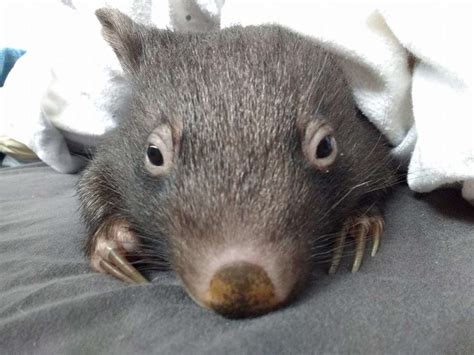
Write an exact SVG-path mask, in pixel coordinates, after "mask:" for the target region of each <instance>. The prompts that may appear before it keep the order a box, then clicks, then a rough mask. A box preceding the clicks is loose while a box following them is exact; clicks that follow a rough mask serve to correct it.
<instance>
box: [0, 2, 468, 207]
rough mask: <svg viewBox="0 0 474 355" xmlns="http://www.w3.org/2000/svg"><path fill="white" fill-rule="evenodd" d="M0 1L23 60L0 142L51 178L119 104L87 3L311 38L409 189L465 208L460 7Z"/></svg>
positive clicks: (1, 94)
mask: <svg viewBox="0 0 474 355" xmlns="http://www.w3.org/2000/svg"><path fill="white" fill-rule="evenodd" d="M4 4H5V3H4ZM6 4H7V6H5V8H4V9H0V10H1V12H0V13H1V14H2V15H1V16H2V18H1V22H2V27H3V28H7V29H8V32H7V35H6V36H4V37H5V38H2V37H0V43H2V42H3V45H8V44H10V43H12V42H14V43H13V44H14V45H15V46H16V47H17V48H18V47H19V46H21V48H25V49H26V50H27V53H26V54H25V55H24V56H23V57H22V58H20V59H19V60H18V62H17V63H16V65H15V66H14V67H13V69H12V70H11V73H10V75H9V76H8V77H7V80H6V82H5V87H4V88H2V89H0V135H5V136H8V137H10V138H12V139H15V140H17V141H19V142H21V143H23V144H25V145H27V146H28V147H29V148H31V149H32V150H33V151H34V152H35V153H36V154H37V155H38V157H39V158H41V159H42V160H43V161H45V162H46V163H47V164H49V165H50V166H52V167H53V168H55V169H56V170H58V171H61V172H69V173H70V172H75V171H77V170H79V169H80V168H81V167H82V166H83V165H84V164H85V162H84V160H83V159H81V158H80V157H78V156H77V155H74V152H81V151H84V150H85V149H88V148H89V147H92V146H94V145H95V144H96V143H97V139H98V138H100V137H101V136H102V135H103V134H104V133H105V132H106V131H108V130H110V129H112V128H113V127H114V126H115V124H116V123H117V121H118V119H119V118H120V117H121V112H122V111H121V110H122V109H123V107H124V105H126V94H127V85H126V83H125V81H124V79H123V76H122V71H121V68H120V67H119V65H118V62H117V60H116V58H115V57H114V55H113V53H112V51H111V50H110V48H108V46H107V45H106V43H105V41H103V40H102V38H101V35H100V28H99V24H98V21H96V19H95V18H94V14H93V13H94V10H95V9H96V8H98V7H102V6H114V7H118V8H119V9H121V10H122V11H124V12H126V13H128V14H129V15H130V16H132V17H133V18H134V19H135V20H137V21H140V22H142V23H146V24H154V25H156V26H158V27H160V28H165V27H172V28H174V29H176V30H180V31H196V30H197V31H202V30H207V29H213V28H218V27H219V26H220V27H221V28H225V27H228V26H231V25H234V24H241V25H259V24H267V23H276V24H280V25H282V26H285V27H288V28H290V29H292V30H294V31H297V32H299V33H301V34H303V35H305V36H307V37H308V38H311V39H312V40H314V41H315V43H319V44H321V45H323V46H325V47H326V48H328V49H329V50H331V51H333V52H335V53H337V54H339V55H340V56H341V58H342V59H343V61H342V62H343V66H344V70H345V72H346V75H347V78H348V81H349V83H350V85H351V87H352V90H353V94H354V98H355V100H356V102H357V104H358V106H359V107H360V109H361V110H362V111H363V112H364V114H365V115H366V116H367V117H368V119H370V120H371V122H372V123H374V124H375V125H376V126H377V128H378V129H379V130H380V131H381V132H383V133H384V134H385V135H386V137H387V138H388V139H389V141H390V143H391V144H392V145H393V155H394V156H395V157H396V158H397V159H398V160H399V161H400V162H401V163H402V164H406V165H407V166H408V183H409V186H410V188H411V189H413V190H415V191H418V192H428V191H431V190H433V189H436V188H439V187H442V186H446V185H449V186H452V185H453V184H454V185H459V186H460V184H461V183H463V190H462V192H463V196H464V197H465V198H466V199H467V200H470V201H471V202H474V117H473V110H472V91H471V87H472V61H473V58H472V43H473V36H472V5H471V4H469V3H464V4H459V3H457V4H450V5H449V6H448V5H442V4H430V5H426V4H425V5H420V4H418V5H417V4H405V5H393V4H390V5H389V4H382V5H380V3H377V4H378V5H371V4H370V3H364V4H363V5H362V4H351V3H347V2H346V3H344V4H342V3H339V2H338V1H331V2H328V1H312V2H309V1H270V0H262V1H252V2H247V1H238V0H227V1H225V3H224V1H223V0H215V1H203V0H194V1H191V0H174V1H173V0H170V2H168V1H167V0H159V1H156V0H135V1H133V0H122V1H119V0H116V1H95V2H93V3H92V2H88V1H85V0H83V1H81V0H79V1H64V3H63V2H59V1H50V2H42V3H41V4H38V5H34V4H30V5H29V7H26V8H25V6H19V5H18V2H11V3H10V2H9V1H7V2H6ZM20 5H21V4H20ZM1 6H2V5H0V7H1ZM45 18H47V19H49V20H48V21H44V19H45ZM24 23H28V26H27V27H25V26H24ZM25 28H27V30H25ZM31 29H34V31H31ZM25 83H28V85H27V86H26V87H25Z"/></svg>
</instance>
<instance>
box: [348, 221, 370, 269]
mask: <svg viewBox="0 0 474 355" xmlns="http://www.w3.org/2000/svg"><path fill="white" fill-rule="evenodd" d="M357 227H358V228H357ZM355 229H357V230H356V232H357V235H356V236H355V241H356V247H355V257H354V263H353V264H352V272H353V273H354V272H357V271H359V269H360V265H361V264H362V259H363V258H364V251H365V243H366V240H367V233H368V228H367V226H366V224H365V223H359V224H358V225H357V226H356V228H355Z"/></svg>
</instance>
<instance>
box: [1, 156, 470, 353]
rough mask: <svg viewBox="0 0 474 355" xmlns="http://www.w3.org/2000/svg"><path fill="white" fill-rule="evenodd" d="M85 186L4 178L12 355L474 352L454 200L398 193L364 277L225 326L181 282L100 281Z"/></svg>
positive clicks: (462, 212)
mask: <svg viewBox="0 0 474 355" xmlns="http://www.w3.org/2000/svg"><path fill="white" fill-rule="evenodd" d="M76 181H77V176H72V175H66V174H58V173H56V172H54V171H53V170H52V169H51V168H49V167H45V166H42V165H38V164H36V165H34V164H33V165H29V166H28V165H27V166H26V167H24V168H12V169H1V170H0V186H2V192H0V353H2V354H64V353H67V354H71V353H73V354H98V353H105V354H151V353H157V354H176V353H186V354H204V353H207V354H208V353H218V354H301V353H306V354H308V353H355V354H358V353H368V354H382V353H383V354H430V355H431V354H447V353H449V354H472V353H473V352H474V294H473V292H472V291H473V289H474V265H473V263H472V251H473V240H474V229H473V223H474V215H473V213H472V211H473V210H472V207H471V206H470V205H468V204H466V202H464V201H463V200H462V199H461V198H460V197H459V196H458V194H456V193H455V192H453V191H452V190H440V191H436V192H433V193H431V194H427V195H425V196H423V197H416V196H414V195H413V193H412V192H410V191H409V190H408V188H406V187H401V189H400V190H399V191H397V192H396V193H395V194H394V196H393V198H392V199H391V200H390V201H389V203H388V206H387V211H386V226H387V230H386V233H385V235H384V238H383V242H382V245H381V249H380V251H379V253H378V255H377V256H376V257H375V258H370V257H368V256H367V259H365V260H364V263H363V265H362V268H361V271H360V272H358V273H356V274H351V273H350V272H349V266H348V265H344V266H342V267H341V269H340V270H339V272H338V273H337V274H336V275H335V276H334V277H330V276H328V275H327V274H325V273H324V268H327V266H323V265H320V267H321V270H319V269H318V270H316V271H315V275H314V282H313V284H312V285H311V286H310V287H309V288H308V290H307V291H306V292H305V293H304V294H303V295H302V296H301V297H300V298H299V299H298V300H297V301H296V302H294V303H293V304H291V305H289V306H288V307H286V308H284V309H282V310H279V311H276V312H274V313H271V314H268V315H265V316H262V317H259V318H256V319H247V320H227V319H225V318H222V317H220V316H218V315H216V314H214V313H212V312H211V311H208V310H205V309H202V308H200V307H199V306H197V305H196V304H194V303H193V302H192V301H191V299H190V298H189V297H188V296H187V295H186V293H185V292H184V290H183V288H182V287H181V286H180V284H179V282H178V280H177V279H176V278H175V276H174V274H173V273H171V272H163V273H157V274H155V275H154V279H153V282H152V283H151V284H148V285H146V286H140V285H137V286H131V285H127V284H125V283H122V282H120V281H117V280H115V279H113V278H112V277H109V276H106V275H101V274H98V273H94V272H92V271H91V269H90V268H89V267H88V264H87V262H86V260H85V259H84V257H83V256H82V254H81V249H80V248H81V242H82V240H83V238H84V233H85V232H84V228H83V226H82V224H81V223H80V220H79V217H78V212H77V208H78V202H77V198H76V197H75V192H74V184H75V182H76Z"/></svg>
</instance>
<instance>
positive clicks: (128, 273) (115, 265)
mask: <svg viewBox="0 0 474 355" xmlns="http://www.w3.org/2000/svg"><path fill="white" fill-rule="evenodd" d="M105 223H106V224H104V225H103V226H102V227H101V228H99V230H98V231H97V232H96V234H95V236H94V239H95V243H94V247H93V249H92V251H91V254H90V258H91V266H92V267H93V268H94V269H95V270H97V271H99V272H103V273H106V274H110V275H112V276H114V277H116V278H118V279H120V280H122V281H125V282H129V283H145V282H148V281H147V279H145V278H144V277H143V276H142V274H140V273H139V272H138V270H137V269H136V268H135V267H134V266H133V265H132V264H130V262H129V261H128V260H127V257H126V254H127V251H130V250H133V247H134V245H135V244H136V237H135V235H134V234H133V232H131V231H130V230H129V228H128V224H127V223H126V222H125V221H122V220H114V221H112V222H111V221H108V222H105Z"/></svg>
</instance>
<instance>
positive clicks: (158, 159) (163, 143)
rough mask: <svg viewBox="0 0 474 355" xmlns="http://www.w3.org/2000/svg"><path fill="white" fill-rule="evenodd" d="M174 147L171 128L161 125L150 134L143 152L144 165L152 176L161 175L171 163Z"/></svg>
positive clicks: (166, 171)
mask: <svg viewBox="0 0 474 355" xmlns="http://www.w3.org/2000/svg"><path fill="white" fill-rule="evenodd" d="M173 156H174V147H173V138H172V135H171V130H170V128H169V127H168V126H167V125H162V126H159V127H157V128H155V130H154V131H153V132H152V133H151V134H150V136H149V137H148V140H147V146H146V153H145V167H146V169H147V170H148V172H149V173H150V174H151V175H153V176H157V177H158V176H162V175H165V174H167V173H168V172H169V170H170V168H171V166H172V165H173Z"/></svg>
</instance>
